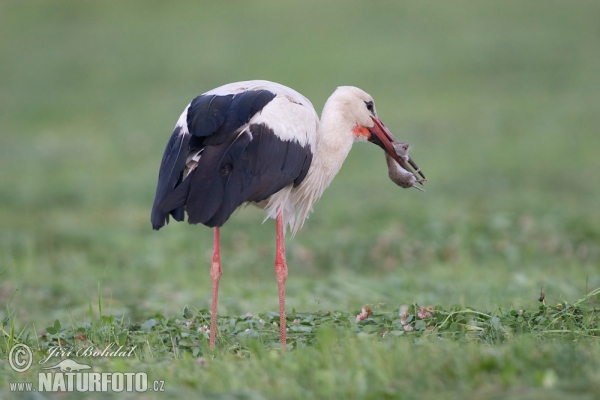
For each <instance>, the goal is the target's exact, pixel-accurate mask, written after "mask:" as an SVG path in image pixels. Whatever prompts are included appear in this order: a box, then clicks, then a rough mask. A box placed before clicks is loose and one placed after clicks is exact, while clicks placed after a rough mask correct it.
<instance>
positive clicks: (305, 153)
mask: <svg viewBox="0 0 600 400" xmlns="http://www.w3.org/2000/svg"><path fill="white" fill-rule="evenodd" d="M356 141H359V142H366V141H368V142H371V143H374V144H376V145H378V146H379V147H381V148H382V149H383V150H384V152H385V154H387V155H388V156H389V157H391V158H392V159H393V160H395V161H396V162H397V163H398V164H399V165H400V166H401V167H402V168H403V169H404V170H406V171H411V169H410V167H409V166H408V165H407V161H408V162H409V163H410V164H411V165H414V166H415V168H416V164H414V162H413V161H412V159H411V158H410V157H409V156H408V155H407V154H402V155H401V156H400V155H398V154H397V152H396V151H395V149H394V145H395V144H397V143H398V141H397V140H396V139H395V138H394V136H393V135H392V134H391V132H390V131H389V130H388V129H387V128H386V127H385V125H384V124H383V123H382V122H381V120H380V119H379V118H378V117H377V112H376V109H375V103H374V101H373V98H372V97H371V96H370V95H369V94H367V93H366V92H365V91H363V90H361V89H359V88H357V87H353V86H340V87H338V88H337V89H336V90H335V91H334V92H333V94H332V95H331V96H330V97H329V99H328V100H327V101H326V103H325V106H324V108H323V111H322V114H321V118H320V119H319V116H318V115H317V113H316V111H315V109H314V107H313V105H312V103H311V102H310V101H309V100H308V99H307V98H306V97H304V96H303V95H301V94H300V93H298V92H297V91H295V90H293V89H291V88H289V87H287V86H284V85H281V84H278V83H275V82H270V81H266V80H252V81H243V82H235V83H230V84H226V85H223V86H220V87H217V88H215V89H212V90H210V91H208V92H206V93H204V94H201V95H199V96H197V97H195V98H194V99H193V100H192V101H191V102H190V103H189V104H188V105H187V106H186V107H185V109H184V110H183V113H182V114H181V116H180V117H179V119H178V120H177V123H176V124H175V128H174V130H173V133H172V135H171V137H170V139H169V141H168V142H167V146H166V148H165V151H164V154H163V157H162V162H161V164H160V169H159V174H158V184H157V187H156V195H155V198H154V203H153V206H152V214H151V222H152V227H153V229H155V230H159V229H160V228H162V227H163V226H164V225H165V224H167V223H168V222H169V217H172V218H173V219H174V220H176V221H183V220H184V219H185V214H187V216H188V222H189V223H190V224H198V223H200V224H203V225H205V226H207V227H210V228H213V231H214V234H213V255H212V263H211V265H210V278H211V283H212V304H211V324H210V338H209V347H210V349H214V347H215V341H216V317H217V299H218V291H219V280H220V278H221V275H222V265H221V252H220V228H221V227H222V226H223V224H225V222H226V221H227V220H228V219H229V218H230V217H231V215H232V214H233V212H234V211H235V210H236V209H237V208H239V207H240V206H243V205H245V204H254V205H256V206H258V207H259V208H262V209H263V210H264V211H265V212H266V218H265V220H266V219H269V218H273V219H275V221H276V223H275V225H276V235H275V236H276V240H275V242H276V252H275V275H276V280H277V286H278V294H279V318H280V323H279V328H280V335H279V336H280V338H279V340H280V344H281V349H282V351H284V350H285V349H286V319H285V284H286V280H287V277H288V268H287V263H286V256H285V234H286V229H287V227H288V226H289V228H290V231H291V235H292V237H293V236H294V235H295V234H296V232H297V231H298V230H299V229H300V228H301V227H302V225H303V223H304V221H305V219H306V218H308V215H309V214H310V212H311V211H312V208H313V204H314V203H315V202H316V201H317V200H318V199H319V198H320V197H321V195H322V194H323V192H324V190H325V189H326V188H327V187H328V186H329V184H330V183H331V182H332V180H333V178H334V176H335V175H336V174H337V173H338V172H339V170H340V168H341V167H342V163H343V162H344V160H345V159H346V156H347V155H348V153H349V152H350V149H351V147H352V144H353V143H354V142H356ZM419 174H420V175H421V176H422V178H423V179H424V178H425V176H424V175H423V173H422V172H421V171H420V170H419ZM416 181H418V180H416ZM420 181H421V182H422V181H423V180H420Z"/></svg>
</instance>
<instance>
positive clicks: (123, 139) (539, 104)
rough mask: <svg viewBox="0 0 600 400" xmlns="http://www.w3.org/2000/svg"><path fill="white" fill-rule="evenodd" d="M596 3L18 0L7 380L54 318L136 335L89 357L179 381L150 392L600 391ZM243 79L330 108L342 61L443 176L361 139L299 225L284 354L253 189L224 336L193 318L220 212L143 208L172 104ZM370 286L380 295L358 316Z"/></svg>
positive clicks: (98, 337)
mask: <svg viewBox="0 0 600 400" xmlns="http://www.w3.org/2000/svg"><path fill="white" fill-rule="evenodd" d="M599 11H600V7H599V6H598V5H597V4H596V2H592V1H588V2H586V1H581V2H576V3H572V4H569V5H566V4H563V3H561V2H553V1H543V2H542V1H530V2H525V3H524V2H517V1H502V2H466V1H465V2H462V1H461V2H454V3H447V2H429V1H425V2H419V3H418V4H416V3H415V4H410V3H397V4H396V3H377V4H375V3H373V2H371V3H368V2H367V3H365V2H327V3H324V2H301V3H297V4H283V3H279V2H260V3H252V4H250V3H246V2H236V3H228V4H227V5H217V3H214V4H213V3H209V2H206V3H203V2H186V3H183V2H179V3H177V4H175V5H174V4H171V3H163V2H127V3H118V4H117V3H114V4H110V3H100V2H98V3H89V2H86V3H81V2H75V1H68V2H67V1H57V2H52V3H48V2H35V1H33V2H26V3H24V2H18V1H6V2H2V3H1V4H0V37H2V38H3V39H2V40H1V41H0V54H2V61H1V62H0V138H1V139H0V140H1V146H0V185H1V186H0V187H1V188H2V189H1V190H0V221H1V223H0V270H1V271H2V273H1V274H0V306H1V307H0V317H1V318H2V319H3V328H2V329H3V332H4V333H3V337H2V341H0V355H1V357H0V388H1V389H2V390H5V388H8V383H9V382H16V381H24V380H29V381H31V380H35V379H36V377H37V373H38V372H39V368H37V367H36V368H32V370H31V371H30V372H27V373H25V374H17V373H16V372H14V371H12V369H10V367H9V366H8V365H7V364H8V363H7V362H6V361H5V360H6V357H7V350H8V348H9V347H10V346H9V345H11V344H12V343H14V342H15V336H19V333H21V332H22V334H21V335H20V336H19V340H20V341H24V342H26V343H28V344H30V345H31V346H32V347H33V348H34V358H35V360H36V361H37V360H39V359H41V358H42V357H43V356H44V355H45V354H47V351H48V347H49V346H51V345H52V344H53V343H59V341H60V340H62V341H63V342H64V343H65V344H66V345H69V346H81V345H83V344H82V343H86V341H88V340H89V341H91V342H93V343H96V344H103V345H106V344H107V343H109V342H110V343H113V342H114V343H124V344H125V345H127V346H130V347H131V346H137V347H136V351H135V356H133V357H130V358H127V359H120V360H114V359H109V358H101V359H100V358H82V359H79V361H80V362H84V363H85V362H88V363H89V364H92V365H93V366H94V368H95V370H99V371H110V372H112V371H146V372H147V373H148V375H149V377H150V378H151V379H159V380H164V381H165V387H166V389H167V392H165V393H164V394H151V393H148V394H146V396H147V397H153V396H154V397H156V398H160V397H162V396H163V395H164V396H169V395H170V396H171V397H173V396H188V397H189V396H192V395H193V396H196V397H211V398H250V399H254V398H257V399H258V398H332V397H338V398H339V397H347V398H353V397H354V398H369V397H370V398H385V397H389V398H416V397H422V398H433V397H436V398H439V397H440V393H443V397H448V398H458V397H460V398H464V397H467V398H473V397H478V398H481V397H489V398H494V397H497V398H503V397H506V396H510V397H515V398H546V399H548V398H550V399H552V398H564V397H565V396H568V397H569V398H577V397H579V398H594V396H597V393H598V392H599V391H600V375H599V374H598V371H599V370H600V368H599V367H600V365H599V362H598V360H600V347H599V346H598V341H597V336H598V331H597V329H598V322H597V311H596V309H595V308H596V307H598V299H597V296H596V295H595V293H596V292H594V290H595V289H597V288H598V287H600V273H599V271H600V268H599V267H600V208H599V207H598V204H599V203H600V185H599V183H600V182H599V181H598V171H600V158H598V149H599V148H600V135H597V130H598V126H600V114H599V113H598V109H600V75H599V74H598V71H599V70H600V53H599V52H598V51H597V45H598V39H599V35H600V31H599V30H598V23H597V15H598V12H599ZM245 79H269V80H274V81H278V82H281V83H284V84H287V85H288V86H291V87H293V88H295V89H298V90H299V91H300V92H302V93H303V94H305V95H306V96H307V97H309V98H310V99H311V100H312V101H313V104H314V105H315V107H316V108H317V109H318V110H320V109H321V108H322V106H323V104H324V102H325V100H326V98H327V96H328V95H329V94H330V93H331V92H332V91H333V90H334V89H335V87H336V86H339V85H348V84H350V85H355V86H358V87H361V88H363V89H365V90H366V91H368V92H369V93H370V94H372V95H373V97H374V98H375V101H376V103H377V108H378V113H379V116H380V117H381V118H382V120H383V121H384V122H385V123H386V125H387V126H388V127H389V128H390V129H391V130H392V131H393V132H394V133H395V134H396V136H397V137H398V138H399V139H401V140H404V141H407V142H409V143H410V144H411V145H412V148H413V151H412V155H413V157H414V158H415V160H416V161H417V162H418V164H419V165H420V166H421V168H423V169H424V171H425V172H426V174H427V177H428V179H429V182H428V183H427V192H426V193H420V192H417V191H416V190H401V189H400V188H398V187H397V186H395V185H394V184H393V183H392V182H390V181H389V179H388V178H387V171H386V166H385V162H384V158H383V155H382V154H381V151H380V149H378V148H376V147H375V146H371V145H365V144H357V145H356V146H355V148H354V149H353V150H352V152H351V154H350V156H349V158H348V160H347V162H346V164H345V165H344V167H343V168H342V171H341V172H340V174H339V175H338V177H336V179H335V181H334V182H333V184H332V185H331V187H330V188H329V189H328V190H327V191H326V193H325V195H324V197H323V198H322V199H321V200H320V201H319V203H318V204H317V205H316V207H315V214H313V215H312V216H311V218H310V219H309V220H308V221H307V223H306V224H305V227H304V229H303V230H302V231H301V232H300V233H299V234H298V235H297V236H296V237H295V238H294V240H291V241H288V263H289V265H290V277H289V280H288V289H287V295H288V298H287V299H288V303H287V304H288V310H289V311H290V312H291V311H292V310H296V312H297V318H298V319H299V321H298V324H295V325H297V327H294V326H291V328H290V329H291V330H292V333H293V334H294V335H293V336H294V337H295V338H296V339H294V342H293V343H292V344H293V345H294V346H293V348H294V351H291V352H288V353H287V354H284V355H279V353H278V352H277V351H276V350H274V349H273V343H274V341H273V340H272V336H271V333H270V332H271V331H272V330H271V329H270V328H269V325H268V322H269V318H272V317H273V314H272V312H273V311H274V310H276V309H277V293H276V283H275V279H274V271H273V260H274V223H273V221H268V222H266V223H265V224H264V225H261V224H260V223H261V221H262V218H263V216H262V213H261V212H260V211H258V210H255V209H253V208H247V209H244V210H241V211H240V212H239V213H237V215H236V216H235V218H233V219H232V220H231V221H229V222H228V224H227V225H226V227H225V228H224V229H223V230H222V253H223V263H224V275H223V278H222V280H221V282H222V283H221V292H220V303H219V312H220V315H221V316H222V317H223V318H222V319H221V320H220V330H221V333H222V335H221V337H220V340H219V342H218V349H217V350H216V352H215V353H214V354H210V353H209V352H208V351H207V344H206V339H205V334H204V332H202V329H201V332H198V328H202V326H203V324H204V322H203V321H204V320H203V318H205V317H206V315H207V314H206V312H205V311H204V310H205V309H207V308H209V306H210V280H209V279H208V265H209V264H208V262H209V259H210V252H211V236H212V235H211V231H210V230H209V229H207V228H204V227H201V226H189V225H187V224H171V225H169V226H168V227H167V228H166V229H164V230H161V231H160V232H153V231H151V229H150V223H149V211H150V207H151V203H152V200H153V194H154V193H153V191H154V189H155V184H156V174H157V171H158V164H159V162H160V157H161V155H162V151H163V149H164V145H165V143H166V141H167V139H168V136H169V135H170V132H171V130H172V128H173V125H174V123H175V121H176V119H177V117H178V115H179V113H180V112H181V110H182V109H183V107H185V105H186V104H187V102H188V101H189V100H190V99H191V98H193V97H194V96H195V95H197V94H199V93H202V92H203V91H206V90H208V89H211V88H213V87H215V86H217V85H220V84H224V83H227V82H232V81H236V80H245ZM542 286H543V287H544V291H545V295H546V306H543V305H541V303H540V302H538V298H539V296H540V288H541V287H542ZM588 293H592V295H590V296H587V295H588ZM580 299H581V301H580V302H579V300H580ZM558 303H560V306H557V304H558ZM100 304H101V307H100V306H99V305H100ZM412 304H418V305H420V306H430V305H431V306H434V307H435V310H436V314H435V315H436V316H435V317H432V318H434V319H432V320H430V321H427V323H421V322H419V321H420V319H419V318H418V315H417V314H418V313H416V312H415V310H414V309H413V311H412V314H411V315H412V316H413V319H412V320H411V322H410V324H409V325H410V326H411V327H413V329H414V330H413V331H412V332H406V331H405V330H404V325H406V324H402V323H401V321H400V322H399V320H400V316H399V315H398V313H399V311H398V310H399V308H400V307H401V306H402V305H409V306H410V305H412ZM365 305H369V306H370V307H371V309H372V310H373V311H374V316H372V317H370V318H369V319H367V320H365V321H361V322H359V323H356V321H355V320H354V318H355V317H356V315H358V314H359V313H360V311H361V308H362V307H363V306H365ZM540 306H541V307H542V308H540ZM99 308H102V309H101V310H100V309H99ZM182 310H184V311H182ZM469 310H475V311H477V312H480V313H482V314H477V313H472V312H471V311H469ZM519 310H522V311H523V312H522V313H521V314H519ZM328 311H331V313H329V312H328ZM248 312H250V313H252V314H253V315H254V316H255V317H252V318H250V319H247V318H246V317H245V315H246V313H248ZM452 313H454V314H452ZM184 314H185V315H184ZM100 316H103V318H101V317H100ZM448 316H450V319H449V320H448V323H444V318H446V317H448ZM442 317H443V318H442ZM462 317H464V318H463V319H461V318H462ZM307 318H308V320H307ZM311 318H312V319H311ZM494 318H496V319H494ZM536 318H538V319H536ZM261 319H262V320H263V321H265V325H264V326H263V325H262V324H261V323H260V320H261ZM56 320H58V321H59V325H55V321H56ZM291 321H292V320H291ZM291 321H290V322H291ZM418 322H419V325H418V326H416V324H417V323H418ZM186 323H188V325H190V326H187V325H186ZM453 323H454V325H453ZM248 324H250V325H248ZM424 324H425V325H424ZM238 325H239V326H238ZM291 325H294V324H291ZM265 326H267V328H269V329H267V328H265ZM427 326H434V330H433V331H432V332H429V331H427V330H426V329H421V328H426V327H427ZM11 328H12V329H14V332H12V333H11ZM48 328H49V329H48ZM246 329H250V331H248V332H247V334H246V335H243V333H244V332H245V330H246ZM294 329H296V331H294ZM554 331H557V332H554ZM558 331H560V332H558ZM394 332H395V333H394ZM384 333H385V335H384ZM80 334H81V335H83V336H79V339H78V335H80ZM84 337H85V338H86V340H82V339H83V338H84ZM438 337H441V338H442V340H439V339H438ZM296 345H297V346H296ZM213 356H214V357H213ZM6 390H8V389H6ZM38 395H40V394H39V393H38ZM115 396H117V395H115Z"/></svg>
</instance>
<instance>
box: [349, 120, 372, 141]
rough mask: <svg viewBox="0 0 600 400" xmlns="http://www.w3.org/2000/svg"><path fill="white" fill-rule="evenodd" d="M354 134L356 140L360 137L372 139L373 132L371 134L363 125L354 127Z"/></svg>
mask: <svg viewBox="0 0 600 400" xmlns="http://www.w3.org/2000/svg"><path fill="white" fill-rule="evenodd" d="M352 132H353V133H354V137H355V138H356V139H358V138H359V137H364V138H365V139H369V138H370V137H371V132H369V130H368V129H367V128H365V127H364V126H362V125H358V124H356V125H354V128H352Z"/></svg>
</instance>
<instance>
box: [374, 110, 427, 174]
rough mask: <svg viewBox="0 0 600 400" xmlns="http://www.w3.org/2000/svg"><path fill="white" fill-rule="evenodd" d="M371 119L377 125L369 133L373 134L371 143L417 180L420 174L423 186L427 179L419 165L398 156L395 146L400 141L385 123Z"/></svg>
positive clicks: (377, 119)
mask: <svg viewBox="0 0 600 400" xmlns="http://www.w3.org/2000/svg"><path fill="white" fill-rule="evenodd" d="M371 119H372V120H373V122H374V123H375V125H374V126H373V127H372V128H369V132H371V137H370V138H369V141H370V142H372V143H375V144H376V145H378V146H379V147H381V148H382V149H383V150H384V151H385V152H386V153H387V154H389V156H390V157H392V158H393V159H394V160H395V161H396V162H397V163H398V164H400V166H401V167H402V168H404V169H405V170H407V171H408V172H412V174H413V175H415V178H417V175H416V174H417V173H418V174H419V175H420V176H421V177H422V178H423V179H419V178H417V182H418V183H420V184H423V182H424V181H425V180H426V178H425V174H423V172H421V168H419V167H418V166H417V164H416V163H415V162H414V161H413V159H412V158H410V156H409V155H406V156H405V157H406V158H403V157H401V156H400V155H398V154H397V153H396V150H395V149H394V144H395V143H398V140H396V138H395V137H394V135H392V133H391V132H390V131H389V130H388V128H386V127H385V125H383V122H381V120H379V118H375V117H371ZM407 161H408V164H410V165H411V166H412V167H413V168H414V169H415V170H414V171H413V170H412V169H411V168H410V167H409V166H408V165H407V164H406V162H407Z"/></svg>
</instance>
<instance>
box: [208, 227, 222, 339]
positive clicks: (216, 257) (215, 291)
mask: <svg viewBox="0 0 600 400" xmlns="http://www.w3.org/2000/svg"><path fill="white" fill-rule="evenodd" d="M222 273H223V270H222V269H221V249H220V246H219V228H218V227H216V228H215V239H214V247H213V258H212V264H211V265H210V280H211V281H212V308H211V316H210V348H211V349H214V348H215V335H216V331H217V297H218V295H219V279H221V274H222Z"/></svg>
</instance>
